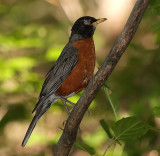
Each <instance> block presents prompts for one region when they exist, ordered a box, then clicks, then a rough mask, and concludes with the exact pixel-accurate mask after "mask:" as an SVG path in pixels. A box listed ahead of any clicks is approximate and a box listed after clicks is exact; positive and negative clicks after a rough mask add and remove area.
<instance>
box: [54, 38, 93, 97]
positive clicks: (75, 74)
mask: <svg viewBox="0 0 160 156" xmlns="http://www.w3.org/2000/svg"><path fill="white" fill-rule="evenodd" d="M73 45H74V46H75V47H76V48H77V49H78V63H77V65H76V67H75V68H74V69H73V71H72V72H71V74H70V75H69V76H68V77H67V78H66V79H65V80H64V82H63V83H62V85H61V86H60V88H59V89H58V90H57V91H56V93H57V94H58V95H60V96H68V95H70V94H72V93H78V92H80V91H81V90H83V89H84V88H85V87H86V86H87V85H88V83H89V81H90V80H91V78H92V75H93V72H94V68H95V48H94V41H93V38H86V39H84V40H79V41H76V42H73Z"/></svg>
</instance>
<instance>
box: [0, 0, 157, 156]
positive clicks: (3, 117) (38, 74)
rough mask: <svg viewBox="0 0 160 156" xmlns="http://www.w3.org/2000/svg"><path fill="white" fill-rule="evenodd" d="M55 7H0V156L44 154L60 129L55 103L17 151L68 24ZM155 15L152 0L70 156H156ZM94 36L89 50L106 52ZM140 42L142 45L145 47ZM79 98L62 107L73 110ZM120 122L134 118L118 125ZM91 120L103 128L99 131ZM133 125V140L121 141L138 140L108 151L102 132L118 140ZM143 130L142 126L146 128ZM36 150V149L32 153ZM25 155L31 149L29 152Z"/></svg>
mask: <svg viewBox="0 0 160 156" xmlns="http://www.w3.org/2000/svg"><path fill="white" fill-rule="evenodd" d="M53 2H54V1H53ZM80 2H81V1H80ZM94 2H96V1H94ZM83 5H87V3H84V4H83ZM57 8H59V7H57V5H56V3H55V5H54V3H53V5H51V4H50V3H48V2H47V1H38V0H34V1H32V0H23V1H18V0H13V1H12V0H2V1H1V2H0V132H1V134H2V135H0V146H1V149H0V155H9V156H12V155H17V156H20V155H24V156H25V155H39V156H44V155H45V156H48V155H51V153H52V149H53V147H54V146H55V144H56V143H57V140H58V138H59V136H60V134H61V132H62V131H61V130H60V129H59V128H58V127H62V128H63V126H62V123H63V121H64V120H66V118H67V113H66V112H65V110H64V107H63V106H62V104H61V102H60V101H58V102H57V103H56V104H54V106H53V107H51V108H50V110H49V111H48V112H47V113H46V115H45V116H44V117H43V118H42V119H41V121H40V122H39V123H38V125H39V127H42V128H41V129H38V128H37V131H38V132H37V131H36V130H35V131H34V133H33V135H32V137H31V138H30V140H29V143H28V148H25V149H24V150H22V147H19V146H20V144H21V141H22V139H23V137H24V134H25V132H26V128H27V126H28V125H29V122H30V121H31V118H32V114H31V111H32V109H33V107H34V106H35V104H36V99H37V97H38V94H39V92H40V89H41V86H42V83H43V80H44V77H45V74H46V73H47V71H48V70H49V69H50V68H51V67H52V65H53V64H54V62H55V61H56V59H57V58H58V56H59V54H60V53H61V51H62V49H63V47H64V45H65V44H66V42H68V36H69V35H68V29H69V28H70V25H69V22H68V19H66V16H65V15H59V12H58V11H57V10H58V9H57ZM84 8H85V6H84ZM53 10H54V11H53ZM94 11H95V10H94ZM57 12H58V13H57ZM159 16H160V3H159V0H154V1H151V4H150V6H149V7H148V9H147V11H146V13H145V16H144V19H143V21H142V23H141V25H140V27H139V29H138V31H137V33H136V36H135V38H134V39H133V41H132V42H131V44H130V45H129V47H128V49H127V51H126V54H125V55H124V56H123V57H122V59H121V61H120V62H119V64H118V65H117V67H116V69H115V70H114V71H113V73H112V75H111V77H110V78H109V80H108V81H107V84H109V87H107V86H106V85H105V86H104V88H103V89H102V90H101V91H100V93H99V94H98V95H97V97H96V99H95V100H94V101H93V102H92V105H91V107H90V109H91V110H90V115H89V116H87V115H86V116H85V118H84V119H83V121H82V124H81V128H80V129H81V130H82V132H80V134H79V135H78V138H77V142H76V143H75V146H74V147H73V150H72V153H71V155H74V156H75V155H76V154H75V153H76V152H77V151H78V149H77V147H78V148H79V149H81V150H84V151H87V152H88V153H89V154H90V155H93V154H95V155H102V154H103V153H104V151H105V149H106V148H107V147H111V146H112V148H109V149H107V152H106V154H105V155H108V156H109V155H110V156H111V155H115V156H118V155H124V156H135V155H137V156H138V155H147V154H148V155H149V153H150V152H152V151H153V150H155V151H156V152H157V153H158V154H160V141H159V139H158V138H159V136H160V134H159V132H158V128H160V124H159V118H158V117H160V104H159V101H160V94H159V93H160V83H159V81H160V68H159V64H160V54H159V52H160V46H159V45H160V31H159V30H160V22H159ZM60 17H61V18H60ZM96 33H97V36H96V34H95V38H96V39H95V41H96V43H95V44H96V45H99V46H103V47H104V49H105V48H106V45H102V40H105V37H104V38H103V39H102V36H101V34H100V33H99V32H96ZM147 33H148V34H152V35H151V36H150V38H151V40H153V42H154V48H150V47H149V48H147V47H145V46H144V44H142V42H141V40H143V38H145V34H147ZM106 38H107V37H106ZM106 42H107V41H106ZM145 42H147V45H149V46H150V44H151V43H150V40H149V41H147V40H146V41H145ZM104 43H105V42H104ZM151 47H152V46H151ZM99 62H103V60H99ZM81 94H82V93H80V94H78V95H76V96H74V97H72V98H70V100H71V101H73V102H75V103H76V101H77V100H78V99H79V97H80V95H81ZM126 116H136V117H137V118H138V119H137V118H136V119H135V118H134V119H133V118H131V117H128V118H124V119H122V118H123V117H126ZM102 119H103V120H102ZM125 119H127V121H125V122H126V123H125V122H124V120H125ZM132 119H133V121H132ZM143 120H145V122H143ZM99 121H103V124H102V123H101V125H102V127H101V126H100V124H99ZM118 123H119V124H118ZM134 123H138V124H137V127H134V128H135V129H138V130H139V131H132V132H133V133H134V135H132V134H133V133H131V131H127V132H128V133H126V134H125V135H127V136H128V137H133V136H135V138H136V136H138V135H139V136H140V137H139V138H138V140H137V139H135V140H132V139H130V141H127V143H126V142H125V140H123V139H119V140H120V143H121V145H119V144H118V143H117V142H116V141H114V142H112V144H111V141H112V139H113V138H111V137H110V136H107V135H106V132H107V134H108V133H109V132H110V133H111V134H112V135H113V136H114V137H115V136H116V135H118V136H119V134H122V133H123V132H124V130H126V129H127V127H132V125H133V124H134ZM145 123H147V125H149V126H150V127H149V128H148V127H147V128H146V127H145ZM38 125H37V126H38ZM106 125H107V127H106ZM117 125H118V126H117ZM114 126H115V127H116V126H117V127H116V128H114ZM121 126H122V127H121ZM126 126H127V127H126ZM14 127H15V129H14ZM23 127H24V128H23ZM132 128H133V127H132ZM130 130H133V129H130ZM50 131H51V132H50ZM136 132H137V133H136ZM16 140H18V142H16ZM113 140H114V139H113ZM119 140H118V141H119ZM121 141H124V142H121ZM15 144H16V145H17V146H16V148H15ZM40 144H42V145H43V146H42V148H39V149H38V148H37V147H39V145H40ZM108 145H109V146H108ZM40 147H41V146H40ZM30 148H32V149H35V150H32V151H30V150H29V149H30ZM6 149H7V150H6ZM33 151H34V152H33ZM85 154H86V152H85ZM82 155H83V154H82ZM155 156H156V155H155Z"/></svg>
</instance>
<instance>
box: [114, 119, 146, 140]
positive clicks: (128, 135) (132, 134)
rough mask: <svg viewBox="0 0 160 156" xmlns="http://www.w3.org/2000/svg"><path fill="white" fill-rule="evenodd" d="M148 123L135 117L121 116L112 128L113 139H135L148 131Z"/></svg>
mask: <svg viewBox="0 0 160 156" xmlns="http://www.w3.org/2000/svg"><path fill="white" fill-rule="evenodd" d="M148 129H149V127H148V125H147V124H146V123H145V122H144V121H143V120H140V119H137V118H136V117H127V118H123V119H121V120H119V121H117V122H116V123H115V126H114V128H113V131H114V134H115V140H122V141H130V140H135V139H137V138H139V137H141V136H143V135H144V134H146V132H147V131H148Z"/></svg>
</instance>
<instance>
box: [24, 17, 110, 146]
mask: <svg viewBox="0 0 160 156" xmlns="http://www.w3.org/2000/svg"><path fill="white" fill-rule="evenodd" d="M105 20H107V19H106V18H98V19H96V18H94V17H91V16H83V17H80V18H79V19H77V20H76V21H75V23H74V24H73V26H72V28H71V35H70V37H69V41H68V43H67V44H66V46H65V47H64V49H63V50H62V52H61V54H60V56H59V58H58V59H57V61H56V62H55V63H54V65H53V67H52V68H51V69H50V70H49V72H48V73H47V74H46V78H45V80H44V83H43V85H42V89H41V92H40V94H39V98H38V102H37V104H36V106H35V108H34V109H33V111H32V113H33V112H35V115H34V117H33V119H32V121H31V123H30V125H29V128H28V130H27V132H26V134H25V137H24V139H23V142H22V146H23V147H24V146H25V145H26V143H27V141H28V139H29V137H30V135H31V133H32V131H33V129H34V128H35V126H36V124H37V122H38V120H39V119H40V118H41V117H42V115H43V114H44V113H45V112H46V111H47V110H48V109H49V108H50V107H51V105H52V104H54V103H55V102H56V101H57V100H60V99H61V100H62V102H64V103H65V102H69V101H68V100H67V98H68V97H71V96H74V95H75V94H77V93H78V92H80V91H82V90H83V89H85V88H86V87H87V85H88V83H89V82H90V80H91V78H92V76H93V73H94V68H95V62H96V55H95V46H94V40H93V35H94V32H95V29H96V26H97V25H98V24H100V23H102V22H104V21H105ZM70 103H72V102H70ZM65 107H66V106H65Z"/></svg>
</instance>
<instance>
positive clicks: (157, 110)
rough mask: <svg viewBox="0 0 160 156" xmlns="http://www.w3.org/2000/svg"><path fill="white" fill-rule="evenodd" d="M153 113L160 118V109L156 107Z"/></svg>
mask: <svg viewBox="0 0 160 156" xmlns="http://www.w3.org/2000/svg"><path fill="white" fill-rule="evenodd" d="M153 113H154V115H155V116H157V117H160V107H154V108H153Z"/></svg>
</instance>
